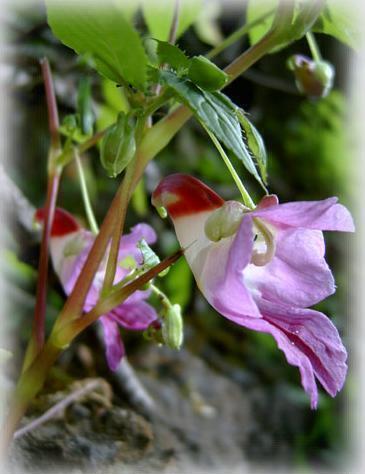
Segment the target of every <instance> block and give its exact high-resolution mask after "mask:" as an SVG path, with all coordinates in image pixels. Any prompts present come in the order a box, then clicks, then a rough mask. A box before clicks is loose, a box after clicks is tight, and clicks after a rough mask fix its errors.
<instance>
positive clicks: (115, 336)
mask: <svg viewBox="0 0 365 474" xmlns="http://www.w3.org/2000/svg"><path fill="white" fill-rule="evenodd" d="M36 219H37V220H38V221H42V220H43V210H42V209H40V210H38V211H37V213H36ZM94 239H95V236H94V235H93V234H92V233H91V232H89V231H87V230H86V229H83V228H81V227H80V225H79V224H78V222H77V221H76V219H75V218H74V217H73V216H72V215H71V214H70V213H68V212H66V211H65V210H63V209H56V213H55V218H54V221H53V226H52V232H51V243H50V252H51V258H52V263H53V267H54V270H55V272H56V273H57V275H58V277H59V279H60V281H61V283H62V286H63V288H64V290H65V292H66V294H70V293H71V291H72V289H73V287H74V285H75V283H76V280H77V278H78V276H79V274H80V272H81V269H82V267H83V265H84V263H85V261H86V258H87V256H88V254H89V252H90V249H91V246H92V244H93V241H94ZM142 239H144V240H145V241H146V242H147V243H149V244H152V243H154V242H155V241H156V233H155V231H154V230H153V229H152V227H150V226H149V225H147V224H138V225H136V226H135V227H133V228H132V229H131V232H130V233H129V234H126V235H124V236H123V237H122V239H121V242H120V248H119V255H118V262H119V265H118V267H117V271H116V275H115V279H114V284H116V283H118V282H120V281H121V280H123V279H124V278H125V277H126V276H127V275H128V273H129V272H130V271H131V266H130V265H131V264H132V263H133V260H134V261H135V262H136V263H137V265H141V264H142V263H143V258H142V254H141V251H140V250H139V249H138V248H137V243H138V242H139V241H140V240H142ZM130 257H132V259H130ZM106 262H107V255H106V256H105V258H104V259H103V261H102V263H101V265H100V268H99V270H98V272H97V273H96V275H95V278H94V281H93V283H92V285H91V288H90V290H89V293H88V295H87V297H86V301H85V305H84V310H85V311H89V310H90V309H91V308H93V306H95V304H96V303H97V301H98V299H99V293H100V290H101V288H102V285H103V280H104V274H105V268H106ZM148 296H149V291H136V292H135V293H133V294H132V295H131V296H130V297H129V298H127V299H126V300H125V302H124V303H122V304H121V305H120V306H118V307H117V308H114V309H113V310H112V311H110V313H108V314H105V315H103V316H101V317H100V322H101V324H102V326H103V330H104V340H105V347H106V358H107V361H108V365H109V367H110V368H111V370H116V369H117V367H118V365H119V362H120V360H121V358H122V357H123V355H124V353H125V350H124V345H123V342H122V339H121V337H120V333H119V326H121V327H123V328H125V329H130V330H137V331H143V330H145V329H147V328H148V326H149V325H150V324H151V323H152V322H153V321H155V320H157V314H156V311H155V310H154V308H153V307H152V306H150V305H149V304H148V303H146V302H145V300H146V299H147V298H148Z"/></svg>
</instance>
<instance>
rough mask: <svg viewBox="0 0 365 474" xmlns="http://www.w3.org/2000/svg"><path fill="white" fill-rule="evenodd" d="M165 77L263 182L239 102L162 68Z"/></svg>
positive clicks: (178, 95) (181, 99) (166, 82)
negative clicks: (246, 138)
mask: <svg viewBox="0 0 365 474" xmlns="http://www.w3.org/2000/svg"><path fill="white" fill-rule="evenodd" d="M161 79H162V81H163V82H164V83H165V84H166V85H168V86H169V87H171V88H172V89H173V90H174V92H175V94H176V95H177V97H178V99H179V101H180V102H182V103H184V104H186V105H187V106H188V107H189V108H190V109H191V110H192V112H193V113H194V115H195V116H196V118H197V119H198V120H199V121H200V122H202V123H203V124H204V125H205V126H206V127H207V128H208V129H209V130H210V131H211V132H212V133H214V135H215V136H216V137H217V138H218V140H219V141H220V142H221V143H223V144H224V145H225V147H226V148H228V149H229V150H231V151H232V152H233V153H234V154H235V155H236V156H237V158H238V159H240V160H241V161H242V163H243V164H244V166H245V167H246V169H247V170H248V171H249V172H250V173H251V174H252V175H253V176H255V178H256V179H257V181H259V183H260V184H262V180H261V178H260V176H259V174H258V172H257V170H256V167H255V164H254V161H253V158H252V155H251V152H250V150H249V148H248V146H247V145H246V143H245V141H244V140H243V137H242V132H241V125H240V122H239V120H238V118H237V109H238V108H237V106H236V105H234V104H233V102H232V101H231V100H230V99H229V98H228V97H227V96H225V95H224V94H222V93H221V92H207V91H204V90H202V89H200V88H199V87H198V86H196V85H195V84H194V83H193V82H191V81H190V80H189V79H186V78H179V77H177V76H176V75H175V74H173V73H172V72H169V71H161Z"/></svg>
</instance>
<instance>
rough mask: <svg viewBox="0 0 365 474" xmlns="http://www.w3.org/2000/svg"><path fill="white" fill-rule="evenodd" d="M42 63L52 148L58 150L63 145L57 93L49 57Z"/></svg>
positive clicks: (42, 60)
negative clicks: (59, 130)
mask: <svg viewBox="0 0 365 474" xmlns="http://www.w3.org/2000/svg"><path fill="white" fill-rule="evenodd" d="M40 64H41V70H42V76H43V82H44V88H45V92H46V101H47V110H48V125H49V132H50V135H51V148H52V149H54V150H57V149H59V148H60V147H61V141H60V134H59V132H58V129H59V126H60V123H59V118H58V109H57V100H56V94H55V91H54V87H53V80H52V72H51V68H50V65H49V62H48V59H47V58H43V59H41V61H40Z"/></svg>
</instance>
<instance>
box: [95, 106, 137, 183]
mask: <svg viewBox="0 0 365 474" xmlns="http://www.w3.org/2000/svg"><path fill="white" fill-rule="evenodd" d="M135 152H136V140H135V137H134V125H133V124H132V122H131V120H130V117H129V116H128V115H126V114H125V113H123V112H121V113H120V114H119V116H118V120H117V122H116V124H114V125H113V126H112V127H111V128H110V129H109V130H108V131H107V132H106V134H105V136H104V138H103V141H102V143H101V154H100V159H101V164H102V165H103V167H104V168H105V170H106V172H107V173H108V175H109V176H110V177H111V178H115V177H116V176H118V174H119V173H121V172H122V171H123V170H124V169H125V168H126V166H127V165H128V163H129V162H130V161H131V159H132V158H133V156H134V154H135Z"/></svg>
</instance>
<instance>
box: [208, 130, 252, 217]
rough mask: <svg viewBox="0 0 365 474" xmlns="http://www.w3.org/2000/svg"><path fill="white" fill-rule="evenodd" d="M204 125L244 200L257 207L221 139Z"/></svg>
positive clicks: (245, 202)
mask: <svg viewBox="0 0 365 474" xmlns="http://www.w3.org/2000/svg"><path fill="white" fill-rule="evenodd" d="M203 127H204V129H205V131H206V132H207V134H208V135H209V137H210V139H211V140H212V142H213V143H214V145H215V147H216V148H217V150H218V152H219V154H220V155H221V157H222V158H223V161H224V163H225V165H226V166H227V168H228V171H229V172H230V173H231V176H232V178H233V180H234V182H235V183H236V186H237V188H238V189H239V192H240V193H241V196H242V199H243V202H244V204H245V206H247V207H249V208H250V209H254V208H255V203H254V202H253V200H252V199H251V196H250V195H249V193H248V191H247V189H246V188H245V186H244V184H243V183H242V181H241V179H240V177H239V176H238V174H237V171H236V170H235V169H234V166H233V165H232V163H231V161H230V159H229V158H228V156H227V154H226V152H225V151H224V150H223V148H222V146H221V144H220V143H219V141H218V140H217V138H216V137H215V135H214V134H213V133H212V132H211V131H210V130H209V129H208V128H207V127H205V125H203Z"/></svg>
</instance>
